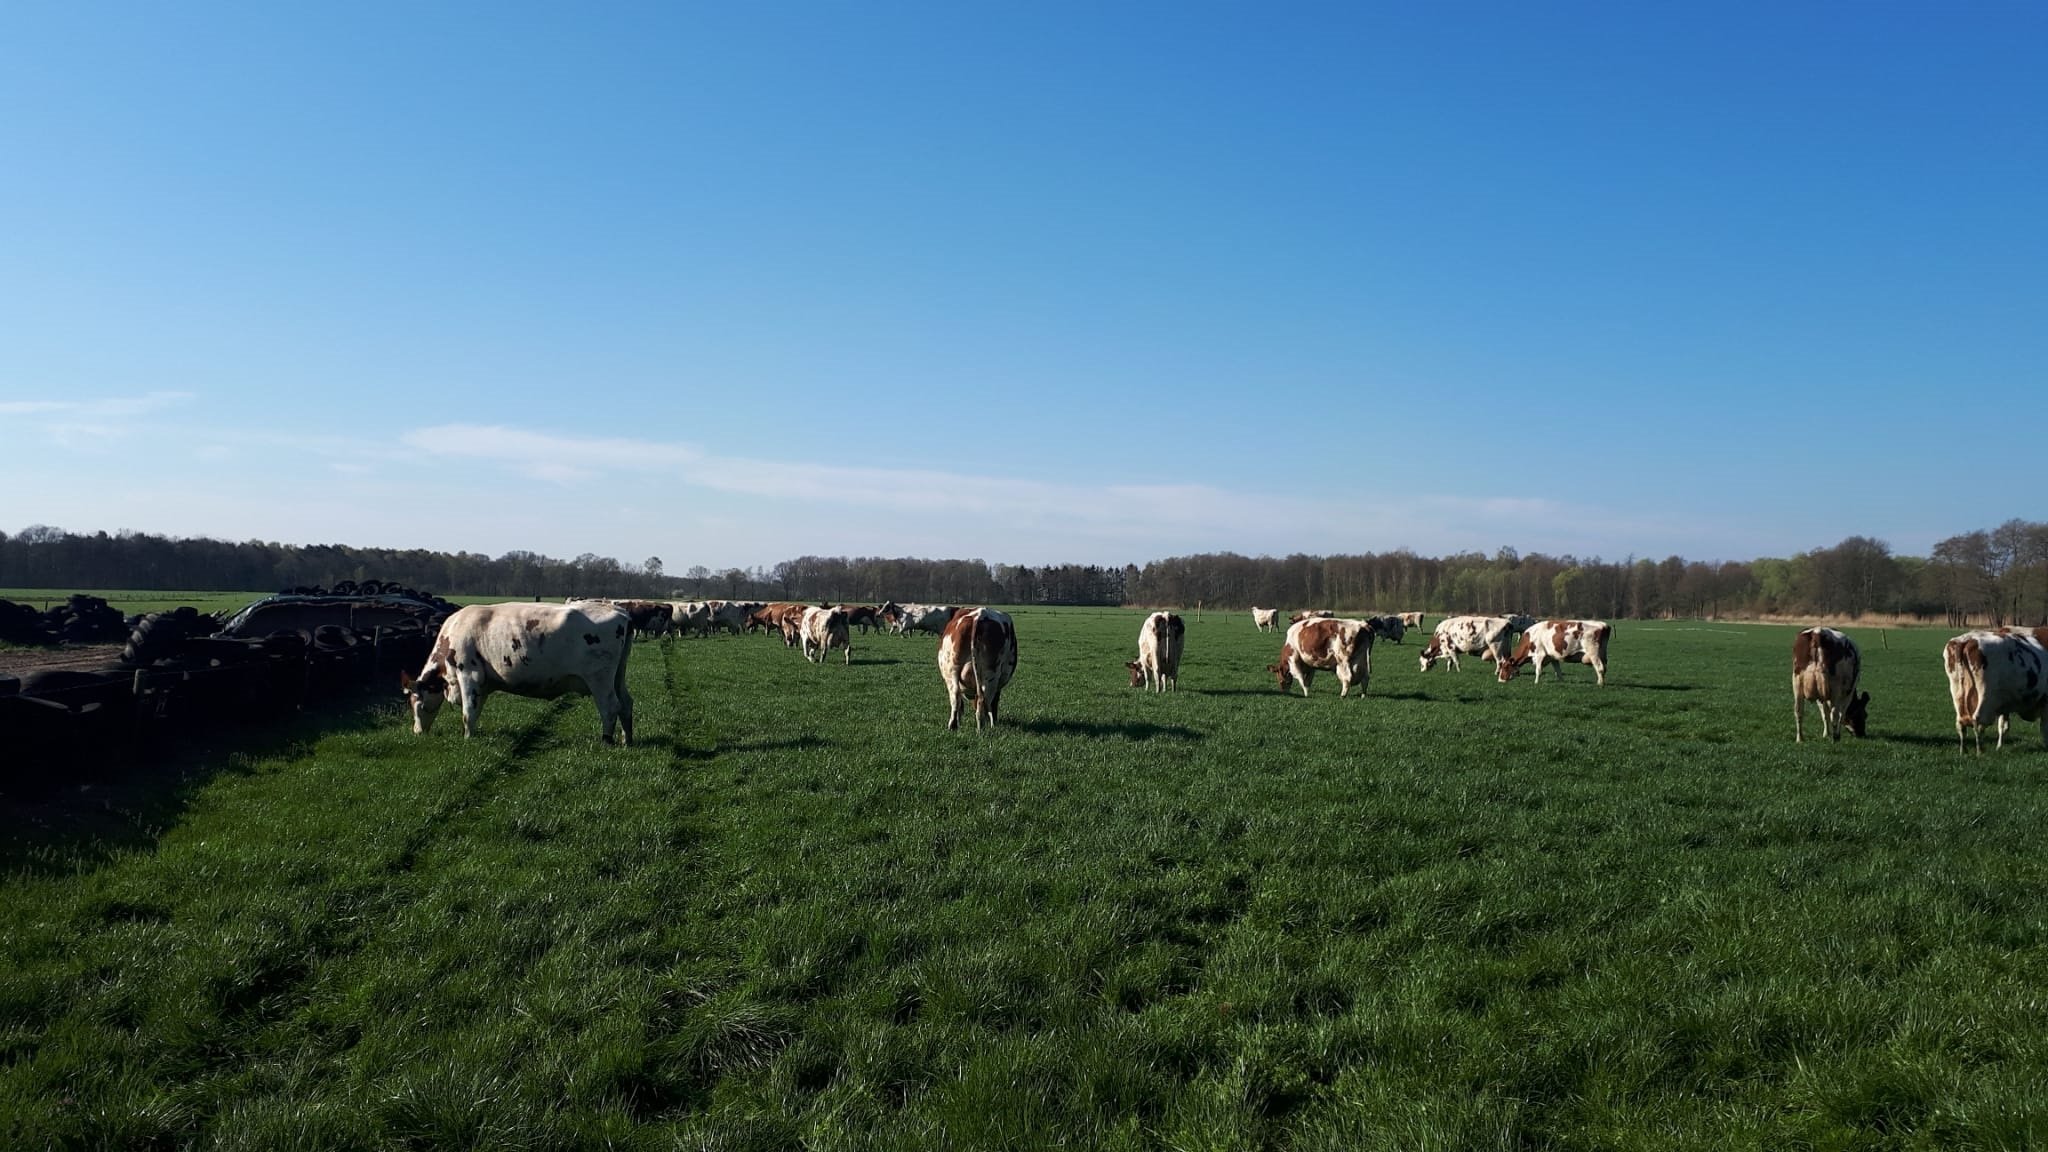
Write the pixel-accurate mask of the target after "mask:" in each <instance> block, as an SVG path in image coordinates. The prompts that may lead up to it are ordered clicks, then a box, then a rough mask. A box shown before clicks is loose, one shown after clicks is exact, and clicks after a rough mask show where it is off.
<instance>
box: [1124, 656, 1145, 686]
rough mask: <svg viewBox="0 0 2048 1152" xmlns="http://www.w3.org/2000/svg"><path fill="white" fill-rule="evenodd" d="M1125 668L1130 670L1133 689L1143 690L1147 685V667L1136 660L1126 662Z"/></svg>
mask: <svg viewBox="0 0 2048 1152" xmlns="http://www.w3.org/2000/svg"><path fill="white" fill-rule="evenodd" d="M1124 667H1125V668H1127V669H1129V670H1130V673H1131V687H1133V688H1142V687H1144V685H1145V666H1144V665H1142V664H1140V663H1138V662H1137V661H1136V660H1126V661H1124Z"/></svg>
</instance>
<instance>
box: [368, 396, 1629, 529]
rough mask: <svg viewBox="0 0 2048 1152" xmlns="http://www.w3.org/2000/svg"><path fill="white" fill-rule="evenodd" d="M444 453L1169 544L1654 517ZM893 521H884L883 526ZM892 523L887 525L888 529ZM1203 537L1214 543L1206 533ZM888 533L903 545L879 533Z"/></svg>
mask: <svg viewBox="0 0 2048 1152" xmlns="http://www.w3.org/2000/svg"><path fill="white" fill-rule="evenodd" d="M402 439H403V442H404V443H405V445H406V446H407V447H409V448H411V449H414V450H417V451H420V452H425V453H429V454H433V455H439V456H446V457H458V458H463V459H470V460H481V461H494V462H496V463H498V464H500V465H503V466H504V467H506V468H508V469H510V470H512V471H515V472H518V473H520V474H523V475H525V476H528V477H530V478H533V479H536V480H542V481H547V482H550V483H553V484H560V485H570V486H574V485H579V484H584V483H588V482H591V481H595V480H598V479H601V478H603V477H605V476H615V475H624V474H633V475H643V476H644V475H653V474H658V475H664V476H668V477H672V478H674V479H675V480H677V481H679V482H681V483H683V484H686V485H690V486H692V487H697V488H703V489H708V490H711V491H714V492H723V493H729V494H732V495H736V496H746V497H753V498H758V499H763V500H769V501H775V502H779V503H786V504H792V505H797V506H801V507H812V508H825V507H834V508H847V507H852V508H859V509H862V510H865V511H867V512H873V513H900V514H903V516H905V517H906V518H912V519H922V520H924V521H927V522H928V521H929V520H930V519H931V518H932V517H937V516H943V515H945V514H950V513H960V514H969V515H971V516H972V517H974V518H975V519H976V520H978V521H980V522H981V523H982V525H983V526H984V527H986V526H996V527H1000V528H1001V529H1003V530H1005V531H1009V532H1012V533H1015V534H1016V535H1018V536H1026V535H1028V536H1030V537H1033V538H1036V539H1040V540H1045V539H1054V538H1071V539H1076V540H1087V541H1093V542H1094V543H1095V545H1096V546H1095V547H1093V548H1090V549H1088V550H1090V551H1100V547H1101V546H1102V545H1104V544H1110V543H1114V542H1118V541H1129V542H1132V543H1144V544H1146V545H1148V546H1150V545H1163V546H1168V547H1182V546H1202V547H1218V548H1235V549H1239V550H1248V551H1257V550H1292V549H1295V548H1299V549H1302V550H1307V551H1313V550H1319V549H1336V548H1360V549H1362V548H1366V547H1379V548H1385V547H1393V546H1397V545H1403V544H1405V545H1411V546H1414V547H1417V548H1441V547H1452V548H1459V547H1474V546H1480V545H1481V544H1482V543H1483V544H1484V545H1485V546H1488V547H1491V546H1493V545H1496V544H1500V543H1507V542H1511V541H1515V540H1530V539H1531V538H1532V537H1537V536H1539V535H1541V536H1550V535H1553V532H1552V531H1551V530H1554V529H1557V528H1559V527H1568V528H1569V529H1570V531H1569V533H1568V534H1565V533H1557V534H1556V535H1558V537H1559V538H1558V540H1557V542H1556V543H1555V544H1552V545H1550V546H1551V547H1557V548H1561V549H1562V548H1575V549H1580V550H1584V549H1588V548H1594V547H1598V546H1600V543H1601V541H1603V540H1605V541H1609V542H1611V541H1612V540H1613V539H1615V538H1617V536H1622V535H1626V534H1627V533H1629V532H1631V531H1637V530H1642V529H1645V528H1646V527H1650V526H1648V525H1644V524H1639V523H1635V522H1632V521H1630V520H1629V519H1628V518H1626V517H1621V516H1617V515H1615V514H1613V513H1611V512H1607V511H1604V510H1599V509H1589V508H1578V507H1573V506H1570V505H1566V504H1562V503H1559V502H1556V501H1550V500H1545V499H1541V498H1534V497H1522V496H1517V497H1494V498H1467V497H1456V496H1443V495H1433V496H1432V495H1425V496H1400V497H1386V498H1374V497H1373V496H1371V495H1370V494H1358V495H1357V496H1356V497H1355V498H1352V497H1347V498H1346V499H1343V500H1329V499H1317V498H1308V497H1296V496H1279V495H1274V494H1269V493H1254V492H1237V491H1231V490H1229V489H1224V488H1219V487H1216V486H1214V485H1209V484H1200V483H1180V484H1115V483H1103V484H1076V483H1054V482H1049V481H1044V480H1035V479H1029V478H1024V477H1016V476H989V475H977V474H972V473H965V472H957V471H947V470H937V469H900V468H863V467H856V466H846V465H831V464H812V463H799V462H792V461H786V460H770V459H761V458H754V457H743V456H726V455H720V454H717V453H714V452H710V451H707V450H706V449H704V448H703V447H702V446H700V445H695V444H687V443H672V442H663V441H654V440H642V439H633V438H622V437H582V436H564V435H558V434H553V433H547V432H537V431H533V430H530V429H520V428H511V427H505V426H501V425H469V424H447V425H440V426H436V427H429V428H422V429H419V430H416V431H413V432H410V433H407V434H406V435H405V436H404V437H403V438H402ZM877 527H878V528H879V527H880V526H879V525H877ZM878 535H886V533H878ZM1189 542H1207V543H1204V544H1193V545H1191V544H1190V543H1189ZM876 546H878V547H884V548H886V547H889V546H890V545H889V544H888V543H887V541H886V540H882V539H877V540H876Z"/></svg>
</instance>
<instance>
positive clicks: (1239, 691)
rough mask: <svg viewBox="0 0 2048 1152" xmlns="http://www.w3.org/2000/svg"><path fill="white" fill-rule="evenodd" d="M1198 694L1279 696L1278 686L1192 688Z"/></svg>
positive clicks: (1192, 691) (1191, 690)
mask: <svg viewBox="0 0 2048 1152" xmlns="http://www.w3.org/2000/svg"><path fill="white" fill-rule="evenodd" d="M1188 691H1189V692H1191V693H1193V694H1195V695H1197V696H1278V695H1280V690H1279V689H1278V688H1272V687H1266V688H1190V689H1188Z"/></svg>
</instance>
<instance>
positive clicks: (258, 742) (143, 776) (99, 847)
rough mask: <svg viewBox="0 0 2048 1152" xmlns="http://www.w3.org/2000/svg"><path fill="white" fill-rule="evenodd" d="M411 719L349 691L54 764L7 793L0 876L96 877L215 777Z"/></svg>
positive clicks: (168, 823)
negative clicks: (277, 713)
mask: <svg viewBox="0 0 2048 1152" xmlns="http://www.w3.org/2000/svg"><path fill="white" fill-rule="evenodd" d="M408 720H409V718H408V717H406V716H404V715H403V714H402V713H401V712H400V710H399V708H398V706H397V705H396V704H395V703H394V702H393V701H392V700H391V698H390V697H389V696H387V695H385V694H383V693H362V694H350V695H345V696H341V697H337V698H334V699H331V700H328V701H325V702H323V703H319V704H314V705H310V706H308V707H307V708H306V709H305V710H304V711H300V712H295V713H292V714H290V715H288V716H282V717H279V718H277V719H274V720H267V721H259V722H256V723H253V724H247V725H242V726H239V727H217V728H214V729H213V730H212V731H210V732H207V733H203V734H193V733H183V734H174V735H168V736H164V737H159V738H157V740H156V742H155V743H154V744H151V745H149V746H147V747H145V748H143V749H140V750H136V751H133V752H123V753H122V754H121V755H119V756H118V757H109V758H107V759H104V760H100V761H97V762H86V763H77V762H72V763H67V764H62V765H51V766H49V767H48V768H47V769H46V775H45V778H44V779H43V780H41V781H39V782H38V783H39V784H40V785H41V786H40V787H37V788H35V789H33V790H26V789H20V790H16V791H14V792H10V793H0V873H7V872H16V873H26V874H29V875H67V874H71V873H76V872H87V871H91V870H92V869H94V868H97V867H99V866H100V865H102V864H104V863H106V862H107V861H108V860H109V859H111V858H112V857H114V856H116V855H118V854H120V853H122V852H125V851H133V850H135V849H140V848H146V847H148V846H150V845H152V844H154V843H156V841H157V838H158V837H160V836H162V835H163V833H165V832H167V831H169V830H170V829H171V828H173V827H175V826H176V824H177V823H178V818H179V816H180V815H181V814H182V813H183V812H184V810H185V808H186V806H187V805H188V804H189V803H191V800H192V797H193V795H194V794H196V793H197V792H198V791H199V790H200V789H202V788H204V787H205V786H206V784H207V782H208V781H210V780H212V779H213V778H214V777H216V776H220V775H224V774H225V775H247V774H248V773H249V772H250V768H249V767H248V764H249V763H250V762H251V761H255V760H266V759H274V758H277V757H281V756H285V755H288V754H290V753H291V751H292V750H293V749H295V748H303V747H305V746H307V745H310V744H312V743H313V742H315V741H317V740H319V739H321V738H322V737H325V736H329V735H333V734H335V733H338V732H363V731H369V730H373V729H378V728H385V727H389V726H391V725H394V724H401V723H407V721H408ZM407 726H408V727H409V726H410V725H409V724H407ZM458 734H459V733H458Z"/></svg>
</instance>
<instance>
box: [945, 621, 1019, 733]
mask: <svg viewBox="0 0 2048 1152" xmlns="http://www.w3.org/2000/svg"><path fill="white" fill-rule="evenodd" d="M1016 671H1017V628H1016V625H1014V624H1012V623H1011V622H1010V618H1009V617H1008V616H1007V615H1005V614H1003V613H1001V612H998V611H996V610H995V609H993V608H972V609H966V610H963V611H961V612H958V613H955V614H954V615H953V618H952V619H951V620H949V621H947V622H946V625H945V629H944V630H943V631H942V632H940V633H939V679H940V680H942V681H944V682H945V685H946V704H947V711H946V727H947V728H948V729H950V730H952V731H958V730H959V728H960V711H961V706H962V705H963V704H964V703H965V702H966V701H968V700H973V701H974V730H975V731H976V732H979V731H981V723H982V719H983V717H986V718H987V719H988V726H989V727H991V728H993V727H995V726H996V716H997V713H998V712H999V711H1000V709H1001V706H1002V701H1003V687H1004V685H1006V684H1008V683H1009V682H1010V677H1011V676H1012V675H1014V674H1015V673H1016Z"/></svg>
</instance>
